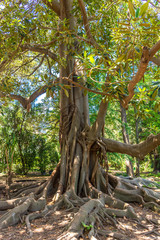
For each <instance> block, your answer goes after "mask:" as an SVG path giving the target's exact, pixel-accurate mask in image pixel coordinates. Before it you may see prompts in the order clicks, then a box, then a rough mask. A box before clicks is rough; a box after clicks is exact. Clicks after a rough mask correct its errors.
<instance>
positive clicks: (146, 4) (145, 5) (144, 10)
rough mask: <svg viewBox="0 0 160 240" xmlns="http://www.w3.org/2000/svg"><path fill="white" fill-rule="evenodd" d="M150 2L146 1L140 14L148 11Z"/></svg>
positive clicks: (142, 14)
mask: <svg viewBox="0 0 160 240" xmlns="http://www.w3.org/2000/svg"><path fill="white" fill-rule="evenodd" d="M148 4H149V2H146V3H144V4H143V5H142V6H141V8H140V13H139V15H140V16H142V17H143V16H144V14H145V13H146V11H147V9H148Z"/></svg>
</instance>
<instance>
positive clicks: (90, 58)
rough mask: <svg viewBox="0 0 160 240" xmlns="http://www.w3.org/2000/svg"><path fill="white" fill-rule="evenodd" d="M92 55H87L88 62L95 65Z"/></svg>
mask: <svg viewBox="0 0 160 240" xmlns="http://www.w3.org/2000/svg"><path fill="white" fill-rule="evenodd" d="M93 56H94V55H93V54H90V55H89V60H90V62H91V63H92V64H95V60H94V57H93Z"/></svg>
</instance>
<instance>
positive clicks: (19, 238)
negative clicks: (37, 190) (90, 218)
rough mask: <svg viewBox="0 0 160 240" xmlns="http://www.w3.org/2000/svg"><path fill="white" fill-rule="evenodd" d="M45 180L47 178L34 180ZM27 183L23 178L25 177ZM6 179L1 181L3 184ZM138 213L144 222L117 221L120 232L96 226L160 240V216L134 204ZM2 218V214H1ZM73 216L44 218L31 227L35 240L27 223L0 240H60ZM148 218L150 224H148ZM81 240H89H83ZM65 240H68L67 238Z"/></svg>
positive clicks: (10, 229) (4, 231)
mask: <svg viewBox="0 0 160 240" xmlns="http://www.w3.org/2000/svg"><path fill="white" fill-rule="evenodd" d="M35 178H38V179H39V178H43V179H46V178H47V177H46V176H45V177H35ZM149 179H150V180H152V181H156V180H157V181H159V179H157V178H154V177H150V178H149ZM23 180H24V177H23ZM2 182H3V179H2V180H1V178H0V183H2ZM159 191H160V190H159ZM131 205H132V206H133V207H134V209H135V212H136V213H137V215H138V216H139V217H141V219H143V220H141V222H140V223H137V222H136V221H134V220H131V219H127V218H116V220H117V221H118V223H119V229H117V228H116V227H114V226H112V225H110V224H109V223H103V226H97V229H104V230H105V231H112V232H117V233H121V234H123V235H124V236H125V237H126V239H128V240H133V239H134V240H152V239H155V240H160V225H159V226H158V225H155V224H153V223H152V221H154V220H155V219H157V220H160V214H157V213H155V212H153V211H151V210H148V209H145V208H142V206H140V205H139V204H131ZM0 214H2V212H0ZM74 214H75V213H73V212H67V211H65V210H61V211H56V212H54V213H52V214H50V215H47V216H46V217H44V218H40V219H36V220H34V221H32V223H31V229H32V231H33V237H30V236H29V233H28V232H27V228H26V225H25V223H19V224H18V225H16V226H12V227H8V228H6V229H2V230H1V231H0V240H27V239H31V240H32V239H34V240H44V239H47V240H57V239H58V237H59V236H60V235H61V234H62V233H63V232H64V231H66V227H67V225H68V224H69V223H70V222H71V220H72V218H73V217H74ZM146 218H147V220H146ZM80 239H81V240H86V239H88V238H87V237H85V236H84V238H80ZM97 239H99V240H106V239H108V240H111V239H115V238H112V237H111V236H110V237H103V236H100V235H98V236H97ZM64 240H65V238H64Z"/></svg>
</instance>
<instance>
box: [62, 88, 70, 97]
mask: <svg viewBox="0 0 160 240" xmlns="http://www.w3.org/2000/svg"><path fill="white" fill-rule="evenodd" d="M63 90H64V93H65V95H66V96H67V97H69V93H68V91H67V89H65V88H63Z"/></svg>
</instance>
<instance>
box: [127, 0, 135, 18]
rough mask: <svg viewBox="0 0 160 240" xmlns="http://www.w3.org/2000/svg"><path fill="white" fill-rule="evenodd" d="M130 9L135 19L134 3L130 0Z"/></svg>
mask: <svg viewBox="0 0 160 240" xmlns="http://www.w3.org/2000/svg"><path fill="white" fill-rule="evenodd" d="M128 7H129V11H130V14H131V15H132V16H133V17H135V10H134V7H133V3H132V2H131V1H130V0H129V1H128Z"/></svg>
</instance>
